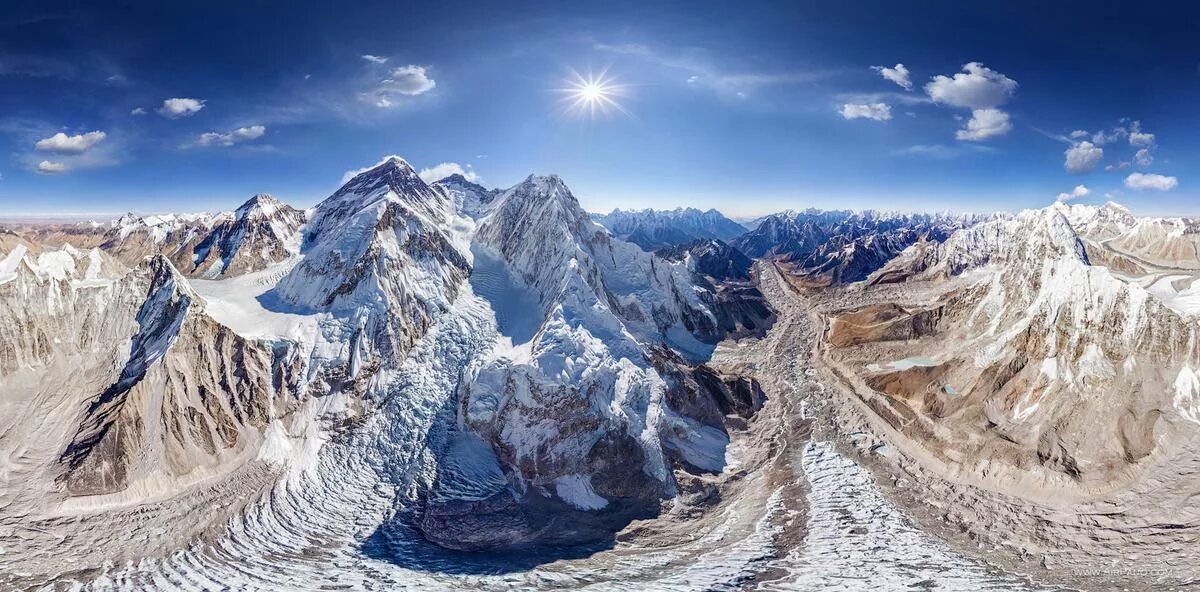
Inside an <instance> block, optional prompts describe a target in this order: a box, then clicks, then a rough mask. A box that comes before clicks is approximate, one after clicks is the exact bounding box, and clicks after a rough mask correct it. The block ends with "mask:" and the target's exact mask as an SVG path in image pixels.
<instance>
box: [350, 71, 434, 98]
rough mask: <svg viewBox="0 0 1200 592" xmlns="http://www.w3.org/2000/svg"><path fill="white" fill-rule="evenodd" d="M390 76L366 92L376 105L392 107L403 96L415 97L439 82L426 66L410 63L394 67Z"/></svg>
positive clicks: (365, 96)
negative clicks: (431, 76) (430, 74)
mask: <svg viewBox="0 0 1200 592" xmlns="http://www.w3.org/2000/svg"><path fill="white" fill-rule="evenodd" d="M390 74H391V75H390V77H389V78H387V79H385V80H382V81H380V82H379V85H378V86H377V87H376V88H375V89H374V90H373V91H371V92H368V93H364V95H363V98H364V99H367V100H369V101H371V102H373V103H375V106H376V107H391V106H393V105H395V104H396V101H397V99H398V98H399V97H397V95H400V96H401V97H414V96H417V95H420V94H424V93H426V92H429V91H430V90H433V88H434V87H435V86H437V82H436V81H434V79H432V78H430V77H429V71H428V70H426V69H425V67H424V66H416V65H413V64H409V65H407V66H400V67H399V68H394V69H392V71H391V73H390Z"/></svg>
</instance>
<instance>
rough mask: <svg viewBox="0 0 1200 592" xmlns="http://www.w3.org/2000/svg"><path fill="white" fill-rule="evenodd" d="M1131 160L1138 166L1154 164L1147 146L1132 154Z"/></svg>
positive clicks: (1152, 156)
mask: <svg viewBox="0 0 1200 592" xmlns="http://www.w3.org/2000/svg"><path fill="white" fill-rule="evenodd" d="M1133 162H1135V163H1137V165H1138V166H1150V165H1151V164H1154V155H1153V154H1150V149H1149V148H1142V149H1141V150H1138V151H1137V153H1136V154H1134V155H1133Z"/></svg>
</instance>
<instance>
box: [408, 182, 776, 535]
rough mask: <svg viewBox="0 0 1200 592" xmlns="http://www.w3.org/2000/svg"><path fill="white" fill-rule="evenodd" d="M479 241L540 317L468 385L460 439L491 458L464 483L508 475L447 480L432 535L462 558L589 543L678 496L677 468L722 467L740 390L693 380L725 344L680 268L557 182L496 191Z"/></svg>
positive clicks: (428, 525)
mask: <svg viewBox="0 0 1200 592" xmlns="http://www.w3.org/2000/svg"><path fill="white" fill-rule="evenodd" d="M475 245H476V246H475V248H476V249H477V250H478V251H480V252H481V253H483V254H486V255H487V256H488V257H492V258H495V259H497V260H499V261H500V262H502V263H503V265H504V267H505V268H506V269H507V270H508V273H510V274H511V276H512V277H513V278H514V280H515V282H516V283H517V284H518V285H519V287H520V288H521V289H523V290H524V291H526V292H527V293H528V294H529V295H530V299H529V303H530V307H529V310H528V313H527V314H536V315H538V318H540V319H541V321H540V323H539V326H538V327H537V329H536V331H535V332H533V334H532V336H529V335H526V336H524V337H522V338H521V339H529V341H527V342H521V341H517V342H516V343H513V337H514V336H513V335H506V336H504V337H506V338H507V339H506V342H507V343H504V344H502V345H500V346H497V347H496V348H495V350H494V351H493V354H492V357H490V358H489V359H486V360H482V361H481V365H480V366H479V368H478V370H477V375H476V376H475V378H474V379H473V380H471V381H469V382H466V383H464V387H463V388H464V393H463V400H462V402H461V404H460V405H461V407H460V421H461V422H462V424H463V425H464V426H465V427H466V429H467V430H468V431H469V434H467V435H465V436H463V437H464V438H467V439H468V440H471V441H474V440H473V439H475V438H477V439H478V441H479V442H481V443H483V445H484V446H486V447H487V449H489V450H490V451H491V453H492V454H493V455H494V458H495V460H494V461H492V462H494V464H493V465H492V466H493V467H494V468H493V469H492V470H490V471H482V470H475V471H473V472H474V473H485V474H494V475H502V476H503V479H493V480H492V481H490V483H491V485H490V486H488V487H484V488H483V489H482V490H481V489H479V488H478V487H474V488H472V487H466V486H464V484H463V483H462V481H461V479H460V478H456V476H457V475H458V474H459V472H455V473H453V474H451V475H449V476H447V477H445V478H443V479H442V480H440V481H439V482H438V483H437V486H436V488H435V490H434V494H433V496H432V500H431V502H430V503H429V505H428V507H427V508H426V511H425V514H424V517H423V519H422V522H421V527H422V529H423V532H424V533H425V534H426V536H428V537H430V538H432V539H434V540H435V541H438V542H440V543H442V544H445V545H448V546H451V547H456V548H467V549H481V548H507V547H521V546H527V545H530V544H535V543H548V542H558V543H566V542H570V541H576V542H578V541H582V540H595V539H597V538H603V537H605V536H609V535H610V534H611V532H613V530H614V529H616V528H619V527H620V526H621V525H623V524H625V523H627V522H628V521H629V520H631V519H633V518H635V517H639V516H648V515H651V514H653V513H655V512H656V511H657V507H658V499H659V498H660V497H670V496H673V495H674V494H675V492H676V489H675V480H674V476H673V474H672V469H673V467H684V468H686V469H687V470H690V471H696V472H708V471H713V472H716V471H720V470H721V469H722V468H723V467H724V463H725V460H724V456H725V453H724V449H725V446H726V444H727V443H728V437H727V436H726V434H725V429H724V419H723V415H724V414H723V413H722V412H721V409H722V405H726V407H727V408H728V407H729V406H730V405H731V404H730V403H729V400H731V399H733V398H736V395H734V394H733V388H734V387H733V386H731V385H732V384H733V383H734V382H736V381H733V380H730V381H729V382H728V383H725V382H723V380H722V378H720V377H716V378H715V379H714V380H712V381H709V382H707V383H703V384H702V383H701V382H700V381H698V380H696V379H694V378H692V375H693V373H695V372H698V371H702V370H700V368H697V367H696V366H694V364H696V363H697V362H699V361H702V360H703V359H705V357H706V356H707V352H708V351H709V349H710V347H711V346H710V345H709V344H710V343H712V342H713V341H714V340H716V339H719V338H720V337H721V335H722V334H723V333H722V329H721V328H720V326H719V325H718V323H717V319H716V317H715V315H714V314H713V312H712V311H711V310H710V309H709V307H708V305H707V304H706V303H705V302H704V300H703V299H702V298H700V297H699V295H698V292H699V291H698V290H697V289H696V287H695V285H694V284H693V283H692V272H691V270H689V269H688V267H687V265H686V264H684V263H682V262H669V261H667V260H664V259H661V258H659V257H657V256H655V255H652V254H650V253H646V252H644V251H642V250H641V249H639V248H638V247H637V246H635V245H633V244H630V243H626V242H624V241H620V240H617V239H614V238H613V237H612V236H611V235H609V234H608V233H607V232H606V231H605V230H604V229H603V228H602V227H601V226H599V225H597V224H595V223H594V222H592V221H591V220H590V219H589V218H588V216H587V214H586V213H584V212H583V210H582V209H581V208H580V207H579V203H578V202H577V201H576V199H575V197H574V196H573V195H572V194H571V192H570V190H569V189H568V188H567V187H566V185H565V184H564V183H563V182H562V180H561V179H559V178H558V177H556V176H549V177H534V176H531V177H529V178H528V179H526V180H525V181H523V182H522V183H520V184H518V185H517V186H515V187H513V188H511V189H508V190H506V191H505V192H503V193H502V194H500V195H499V196H498V197H497V198H496V199H495V200H494V202H493V203H492V204H491V205H490V206H489V208H488V211H487V214H486V215H485V216H484V217H482V218H481V219H480V220H479V228H478V232H477V234H476V235H475ZM479 259H481V257H477V260H479ZM491 305H492V307H494V308H500V307H503V306H505V305H506V303H504V302H491ZM676 352H679V353H682V354H683V355H684V356H686V357H687V358H690V359H691V360H692V361H691V362H690V363H689V362H687V361H685V360H684V359H683V358H681V357H680V356H679V354H678V353H676ZM701 368H702V367H701ZM710 374H711V373H710ZM714 376H715V375H714ZM752 411H753V408H750V409H749V412H752ZM485 464H487V463H486V462H485ZM464 491H466V492H469V494H463V493H462V492H464ZM550 521H557V522H558V524H559V526H557V527H556V528H554V529H549V530H547V529H546V528H545V527H546V525H547V524H549V523H550ZM564 524H570V525H571V526H570V527H566V526H564Z"/></svg>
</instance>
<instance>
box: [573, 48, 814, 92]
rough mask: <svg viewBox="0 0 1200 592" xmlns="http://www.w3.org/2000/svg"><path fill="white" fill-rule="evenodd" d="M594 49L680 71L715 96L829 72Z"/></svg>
mask: <svg viewBox="0 0 1200 592" xmlns="http://www.w3.org/2000/svg"><path fill="white" fill-rule="evenodd" d="M593 47H594V48H595V49H597V50H600V51H604V52H608V53H612V54H616V55H623V56H634V57H638V58H641V59H644V60H646V61H649V62H652V63H655V64H658V65H660V66H663V67H666V68H671V69H675V70H680V71H682V74H683V76H682V77H681V79H682V80H683V81H684V82H685V83H686V84H687V85H688V86H691V87H694V88H701V89H707V90H711V91H713V92H715V93H717V94H718V95H719V96H723V97H727V98H740V99H744V98H747V97H749V96H751V95H752V94H753V93H754V92H755V91H758V90H760V89H762V88H766V87H773V86H790V85H799V84H807V83H810V82H815V81H818V80H821V79H823V78H827V77H828V76H829V75H830V73H829V72H809V71H800V70H791V71H758V70H754V69H750V68H734V67H722V66H719V65H718V64H717V61H718V60H716V59H714V58H713V56H712V55H711V54H710V53H709V52H708V51H707V50H705V49H704V48H700V47H689V48H686V49H683V50H678V51H672V50H662V49H656V48H652V47H650V46H648V45H643V44H640V43H624V44H608V43H595V44H594V45H593Z"/></svg>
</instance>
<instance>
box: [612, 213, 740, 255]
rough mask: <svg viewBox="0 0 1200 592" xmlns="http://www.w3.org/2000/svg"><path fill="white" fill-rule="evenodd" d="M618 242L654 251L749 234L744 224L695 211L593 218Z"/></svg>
mask: <svg viewBox="0 0 1200 592" xmlns="http://www.w3.org/2000/svg"><path fill="white" fill-rule="evenodd" d="M593 219H594V220H595V221H596V222H599V223H600V224H602V225H604V227H605V228H607V229H608V230H609V232H611V233H613V235H614V236H616V237H617V238H620V239H623V240H626V241H629V242H631V243H633V244H635V245H637V246H639V247H641V248H642V249H644V250H647V251H653V250H656V249H660V248H663V247H672V246H678V245H683V244H686V243H690V242H692V241H694V240H697V239H718V240H725V241H727V240H730V239H732V238H734V237H736V236H739V235H741V234H742V233H744V232H745V231H746V229H745V228H743V227H742V225H741V224H738V223H737V222H734V221H733V220H730V219H729V218H726V217H725V216H724V215H723V214H721V212H718V211H717V210H707V211H701V210H697V209H695V208H677V209H674V210H628V211H626V210H613V211H612V212H610V213H608V214H601V215H597V216H594V217H593Z"/></svg>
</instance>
